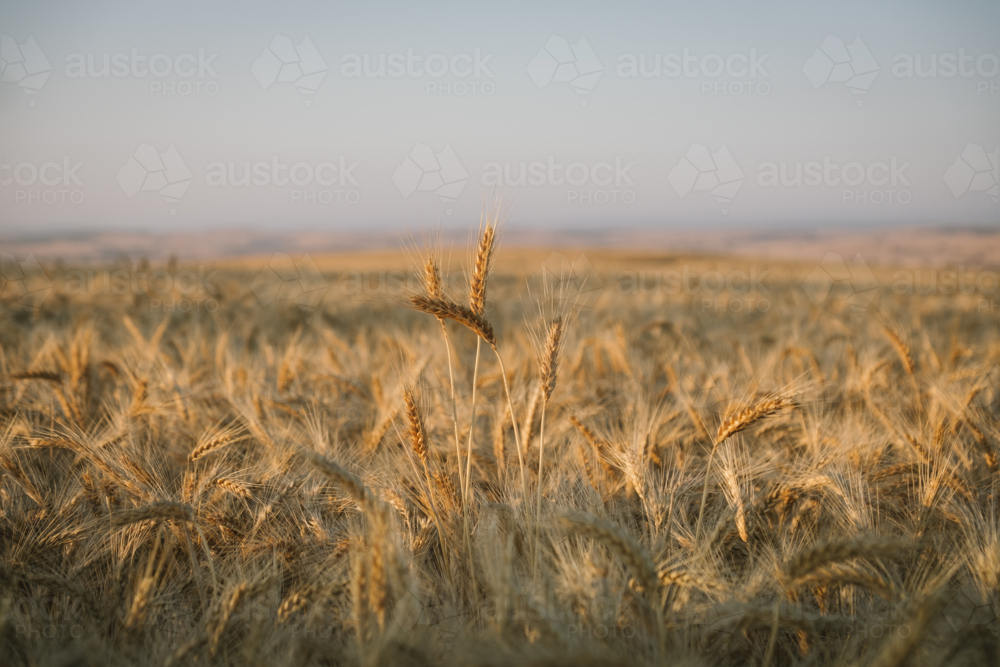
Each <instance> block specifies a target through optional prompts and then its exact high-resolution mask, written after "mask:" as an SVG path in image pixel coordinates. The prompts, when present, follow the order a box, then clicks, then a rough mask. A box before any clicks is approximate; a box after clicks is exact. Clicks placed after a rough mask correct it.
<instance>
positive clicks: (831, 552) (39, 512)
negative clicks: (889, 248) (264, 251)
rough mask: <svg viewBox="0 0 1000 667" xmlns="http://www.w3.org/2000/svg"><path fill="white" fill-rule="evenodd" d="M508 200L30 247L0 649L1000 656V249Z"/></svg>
mask: <svg viewBox="0 0 1000 667" xmlns="http://www.w3.org/2000/svg"><path fill="white" fill-rule="evenodd" d="M488 236H489V234H486V235H484V236H477V237H476V238H474V239H472V242H471V244H470V245H471V246H472V247H471V248H470V249H464V248H459V249H455V250H451V249H449V250H448V251H447V252H443V251H441V250H440V249H437V250H432V251H431V252H429V253H428V252H425V251H424V250H423V248H422V246H421V244H416V245H415V247H414V248H412V249H410V250H408V251H407V252H396V253H393V252H382V253H376V252H373V253H367V254H362V253H355V254H350V255H323V256H316V257H313V258H308V257H298V256H296V257H295V259H294V260H293V259H291V258H286V257H281V256H275V257H254V258H243V259H239V260H226V261H220V262H214V263H213V262H206V263H205V264H203V265H188V264H183V263H181V264H177V263H174V262H171V263H159V264H148V263H139V264H131V263H129V262H125V261H122V262H119V263H117V264H114V263H108V264H102V265H79V266H77V265H65V264H57V263H44V262H43V263H42V264H41V265H39V266H38V267H37V270H35V269H32V268H31V267H27V268H25V269H24V271H23V273H22V274H16V273H11V272H7V273H6V274H5V275H6V276H7V277H6V278H5V280H7V284H6V285H5V286H4V289H3V294H4V295H5V296H7V297H8V298H7V299H6V300H5V301H3V302H2V303H0V468H2V473H3V477H2V480H0V503H2V505H0V507H2V511H0V536H2V537H0V580H2V582H3V586H2V589H0V591H2V592H0V634H2V640H0V663H2V664H12V665H15V664H16V665H21V664H24V665H149V664H156V665H160V664H162V665H166V664H174V665H188V664H202V665H230V664H232V665H262V666H263V665H432V664H434V665H436V664H445V665H452V664H454V665H470V664H471V665H508V664H509V665H515V664H516V665H522V664H524V665H583V664H592V665H612V664H614V665H667V664H684V665H743V664H753V665H774V666H777V665H828V664H829V665H879V666H886V667H888V666H894V665H904V664H909V665H985V664H992V665H998V664H1000V650H998V635H997V633H998V629H1000V597H998V596H1000V513H998V507H997V503H998V496H997V493H998V482H1000V459H998V456H1000V410H998V405H1000V386H998V385H1000V327H998V310H997V309H998V305H997V303H998V301H1000V294H998V293H997V290H996V274H995V273H991V272H989V271H985V270H984V271H980V270H974V269H972V268H969V267H963V268H962V269H961V271H958V272H954V271H952V272H949V270H948V269H938V270H934V271H932V270H929V269H924V270H922V271H920V273H919V274H918V273H917V270H916V269H897V268H895V267H892V266H887V265H878V266H871V267H870V273H869V269H868V267H864V266H861V265H858V264H853V263H852V260H851V258H850V257H844V258H843V260H844V261H839V259H838V258H837V257H828V260H827V261H826V262H825V263H824V264H823V265H821V266H820V267H817V264H816V262H815V261H812V262H809V263H795V262H790V261H776V260H766V259H759V260H755V259H752V258H749V259H739V258H732V257H730V258H717V257H711V256H694V255H670V254H666V253H664V254H659V255H654V254H650V253H639V252H634V253H633V252H627V251H614V252H610V251H609V252H596V251H590V250H586V251H582V252H581V251H580V250H573V249H561V250H559V251H557V252H553V251H551V250H539V249H532V250H525V249H518V248H506V247H504V246H502V245H501V244H499V239H490V238H486V237H488ZM428 259H430V260H431V263H430V265H428ZM40 272H42V273H44V275H42V273H40ZM436 276H437V277H438V278H439V280H440V284H438V283H437V282H436V278H435V277H436ZM991 281H992V282H991ZM46 290H47V291H46ZM501 364H502V365H501ZM501 369H502V370H501Z"/></svg>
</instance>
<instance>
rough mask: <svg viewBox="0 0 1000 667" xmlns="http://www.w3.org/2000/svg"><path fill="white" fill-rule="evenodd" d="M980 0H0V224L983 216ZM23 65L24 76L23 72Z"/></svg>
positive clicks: (986, 77)
mask: <svg viewBox="0 0 1000 667" xmlns="http://www.w3.org/2000/svg"><path fill="white" fill-rule="evenodd" d="M998 26H1000V3H998V2H996V0H989V1H987V0H983V1H962V0H958V1H954V0H952V1H949V2H945V1H939V2H928V1H920V2H915V1H913V0H899V1H892V2H887V1H879V2H872V1H871V0H868V1H865V2H838V3H818V2H801V1H798V2H754V3H747V2H660V3H649V4H640V3H627V4H624V3H583V2H521V3H519V2H504V3H480V4H476V5H473V4H472V3H468V2H463V3H435V4H434V5H430V6H424V7H417V6H415V3H406V2H400V3H355V4H345V3H334V2H283V3H274V4H272V5H265V4H263V3H248V2H204V1H202V2H185V1H172V2H137V1H135V0H132V1H130V2H115V1H109V0H97V1H93V2H86V3H80V2H45V1H40V0H28V1H24V2H21V1H11V0H0V34H2V36H3V44H2V46H3V48H2V59H3V68H4V71H3V76H2V78H3V82H2V83H0V114H2V122H0V230H6V231H8V232H14V233H20V232H24V231H32V232H34V231H41V232H47V231H75V230H93V229H108V228H110V229H148V230H154V231H162V230H168V229H185V230H189V229H205V228H229V227H245V228H252V229H262V230H272V231H277V230H281V229H290V228H314V229H316V228H319V229H331V230H337V229H357V228H367V227H376V226H378V227H398V226H400V225H402V224H404V223H407V224H410V225H424V224H436V223H437V222H439V221H441V222H443V223H444V224H445V225H451V224H454V225H459V226H461V227H463V228H464V227H466V226H467V225H468V224H469V220H470V219H477V218H478V211H479V208H480V205H481V202H482V198H483V193H484V191H489V190H491V189H492V187H493V183H494V182H495V181H496V180H497V179H498V178H499V180H500V181H502V182H503V183H504V186H505V189H506V190H507V191H509V192H510V194H511V196H513V197H515V198H516V206H515V208H514V214H513V218H512V221H511V224H514V225H517V226H542V225H549V226H560V227H567V226H578V227H581V228H583V227H612V226H615V225H621V226H634V225H655V226H692V225H699V226H705V225H712V226H741V225H754V226H775V225H782V226H791V225H794V226H806V227H807V226H813V225H830V224H850V225H869V224H872V225H874V224H897V223H911V222H912V223H941V224H954V225H969V224H975V225H987V224H1000V207H998V204H997V179H998V176H997V146H998V143H1000V72H998V55H1000V30H998ZM46 72H47V74H46Z"/></svg>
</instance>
